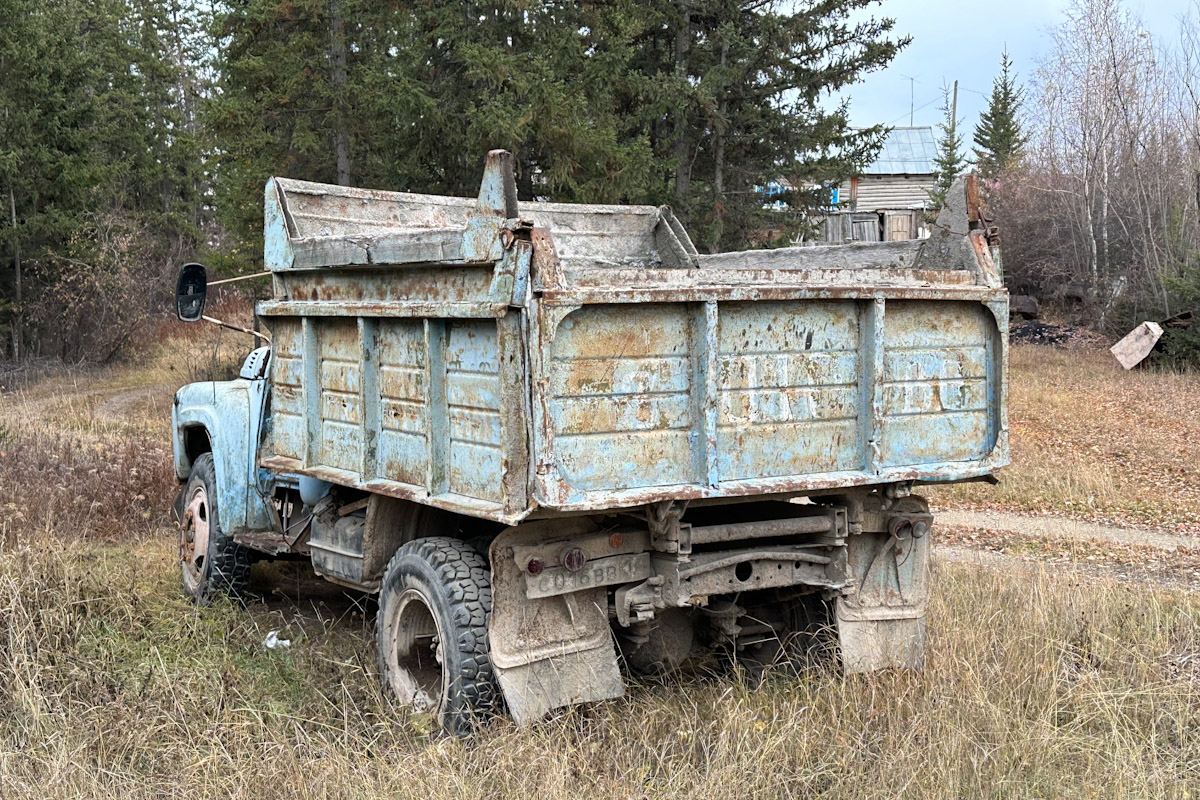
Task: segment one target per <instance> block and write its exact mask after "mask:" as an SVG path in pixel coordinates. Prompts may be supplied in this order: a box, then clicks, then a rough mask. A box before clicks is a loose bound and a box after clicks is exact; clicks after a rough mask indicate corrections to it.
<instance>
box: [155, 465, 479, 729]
mask: <svg viewBox="0 0 1200 800" xmlns="http://www.w3.org/2000/svg"><path fill="white" fill-rule="evenodd" d="M250 563H251V552H250V550H249V549H247V548H245V547H243V546H241V545H239V544H238V543H237V542H235V541H234V540H233V537H231V536H229V535H227V534H226V533H225V532H224V531H223V530H222V528H221V525H220V522H219V520H218V517H217V485H216V471H215V469H214V466H213V459H212V454H211V453H204V454H202V455H200V456H199V457H197V458H196V460H195V462H194V463H193V465H192V474H191V477H190V478H189V479H188V483H187V487H186V488H185V489H184V503H183V515H182V518H181V519H180V531H179V564H180V572H181V577H182V581H183V589H184V593H185V594H186V595H187V596H188V597H190V598H191V599H192V601H193V602H195V603H196V604H197V605H207V604H208V603H210V602H211V601H212V600H213V599H214V598H215V597H217V596H218V595H221V594H225V595H230V596H234V597H236V596H238V595H240V594H241V593H242V592H243V591H244V590H245V588H246V584H247V582H248V579H249V574H250ZM491 612H492V586H491V572H490V570H489V568H488V564H487V561H486V560H485V559H484V558H483V556H481V555H480V554H479V553H478V552H476V551H475V550H474V549H473V548H472V547H471V546H470V545H468V544H466V543H465V542H463V541H460V540H458V539H452V538H449V537H442V536H435V537H429V538H424V539H417V540H415V541H412V542H409V543H408V544H405V545H403V546H402V547H400V549H399V550H397V551H396V554H395V555H394V556H393V557H392V560H391V561H390V562H389V563H388V566H387V569H386V571H385V572H384V576H383V582H382V584H381V586H380V591H379V612H378V617H377V624H376V640H377V644H378V655H379V672H380V675H381V676H382V678H383V681H384V684H385V685H386V686H387V687H388V689H389V690H390V691H391V692H392V693H393V694H394V695H395V697H396V699H397V700H399V701H400V702H402V703H407V704H410V705H411V706H413V707H414V708H415V709H416V710H418V711H423V712H427V713H429V714H431V715H432V716H433V717H434V718H435V719H436V720H437V721H438V723H439V725H440V726H441V727H442V728H443V729H445V730H446V731H448V732H450V733H453V734H456V735H463V734H466V733H468V732H469V731H470V730H471V728H472V727H473V726H474V725H475V724H476V723H477V722H478V721H479V720H480V719H482V718H483V717H486V716H487V715H490V714H492V713H494V711H495V710H496V708H497V705H498V698H499V694H498V692H497V691H496V684H495V677H494V675H493V672H492V663H491V660H490V658H489V656H488V633H487V628H488V618H489V616H490V615H491Z"/></svg>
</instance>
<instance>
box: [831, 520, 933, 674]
mask: <svg viewBox="0 0 1200 800" xmlns="http://www.w3.org/2000/svg"><path fill="white" fill-rule="evenodd" d="M929 540H930V537H929V536H928V535H922V536H920V537H919V538H914V537H912V536H907V537H903V536H902V537H901V538H897V536H895V535H893V534H892V533H864V534H859V535H856V536H852V537H850V539H849V540H848V541H847V543H846V544H847V547H848V548H849V552H848V553H847V556H848V558H847V561H848V564H849V570H848V571H849V574H850V581H849V586H848V589H849V590H850V591H849V592H848V593H847V594H845V595H843V596H841V597H839V598H838V600H837V630H838V640H839V644H840V647H841V655H842V667H843V669H844V670H845V671H846V672H873V671H875V670H881V669H888V668H890V667H902V668H908V669H919V668H920V667H921V665H922V663H923V661H924V657H925V609H926V606H927V604H928V600H929V544H930V542H929Z"/></svg>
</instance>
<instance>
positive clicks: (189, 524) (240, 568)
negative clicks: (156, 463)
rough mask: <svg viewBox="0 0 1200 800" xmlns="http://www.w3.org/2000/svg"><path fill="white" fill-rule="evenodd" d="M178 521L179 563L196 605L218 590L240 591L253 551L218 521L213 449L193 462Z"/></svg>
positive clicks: (223, 592) (184, 586)
mask: <svg viewBox="0 0 1200 800" xmlns="http://www.w3.org/2000/svg"><path fill="white" fill-rule="evenodd" d="M183 508H184V511H183V518H182V519H181V520H180V523H179V566H180V571H181V572H182V577H183V591H184V593H185V594H187V596H188V597H190V598H191V599H192V601H193V602H194V603H196V605H207V604H208V603H209V602H210V601H211V600H212V598H213V597H215V596H216V595H218V594H227V595H238V594H240V593H241V592H242V591H243V590H244V589H245V588H246V583H247V581H248V580H249V577H250V552H249V551H248V550H246V548H244V547H242V546H241V545H239V544H237V543H236V542H234V541H233V538H232V537H230V536H228V535H227V534H226V533H225V532H224V531H222V530H221V524H220V522H218V521H217V473H216V470H215V469H214V467H213V458H212V453H202V454H201V455H200V456H198V457H197V458H196V460H195V462H194V463H193V464H192V475H191V477H190V478H189V479H188V483H187V488H186V489H184V497H183Z"/></svg>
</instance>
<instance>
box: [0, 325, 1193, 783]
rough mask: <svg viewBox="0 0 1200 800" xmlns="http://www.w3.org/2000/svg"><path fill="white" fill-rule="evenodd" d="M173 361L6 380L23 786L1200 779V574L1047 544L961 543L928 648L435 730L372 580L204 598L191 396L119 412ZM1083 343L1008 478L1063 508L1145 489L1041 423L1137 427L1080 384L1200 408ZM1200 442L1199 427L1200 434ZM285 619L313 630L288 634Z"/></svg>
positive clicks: (1028, 377) (1168, 503)
mask: <svg viewBox="0 0 1200 800" xmlns="http://www.w3.org/2000/svg"><path fill="white" fill-rule="evenodd" d="M237 348H238V349H241V350H243V351H244V349H245V345H244V344H242V343H241V342H237ZM171 358H172V353H171V351H170V350H165V351H164V352H163V353H162V354H161V355H160V356H158V357H157V358H156V359H155V360H154V365H153V366H152V367H151V368H150V369H149V370H136V369H129V370H115V371H110V372H107V373H94V374H91V375H89V376H86V378H85V379H83V380H80V379H75V380H71V379H70V378H69V376H64V377H62V378H57V379H55V380H56V381H59V382H58V383H55V382H47V383H43V384H41V385H39V386H35V387H32V388H31V389H30V390H29V391H28V392H25V393H22V394H21V395H19V396H5V397H3V398H0V430H3V433H2V434H0V436H3V439H4V441H3V442H0V452H4V453H5V455H4V456H0V497H4V498H5V500H4V501H0V530H2V532H3V537H0V798H7V797H21V798H28V797H37V798H43V797H44V798H81V797H82V798H89V797H96V798H100V797H103V798H112V797H121V798H151V797H155V798H156V797H162V796H171V797H184V798H190V797H195V798H210V797H211V798H217V797H239V798H243V797H244V798H275V797H289V798H291V797H297V798H375V797H379V798H383V797H389V798H394V797H402V798H403V797H412V798H432V799H435V800H436V798H451V797H453V798H463V797H470V798H474V797H489V798H508V797H535V796H536V797H539V798H543V797H544V798H555V797H577V796H585V797H613V798H659V797H688V798H742V797H746V798H750V797H762V798H776V797H805V798H842V797H854V798H873V797H879V798H896V797H913V798H917V797H920V798H935V799H936V798H964V797H996V798H1029V797H1036V798H1090V797H1102V798H1111V797H1129V798H1148V797H1164V798H1186V797H1194V796H1196V794H1197V792H1200V596H1197V595H1194V594H1189V593H1185V592H1172V591H1163V590H1159V589H1154V588H1152V587H1149V586H1144V585H1130V584H1120V583H1117V582H1115V581H1110V580H1105V579H1103V578H1100V579H1097V578H1095V577H1092V576H1089V575H1087V574H1085V573H1076V572H1070V571H1067V572H1058V573H1054V574H1047V573H1044V572H1042V571H1040V570H1039V569H1038V567H1037V566H1036V565H1026V566H1023V567H1019V568H1017V569H1016V570H1015V571H1007V570H1006V571H999V570H993V569H987V568H983V567H978V566H970V565H964V564H943V565H940V566H939V567H938V568H937V570H936V572H937V574H936V575H935V576H934V581H933V585H934V587H935V591H934V596H933V599H932V603H931V610H930V620H929V622H930V647H929V656H928V663H927V665H926V668H925V669H924V671H922V672H916V673H900V672H897V673H886V674H879V675H872V676H856V677H846V676H842V675H840V674H838V673H837V672H836V671H835V670H833V669H831V668H826V669H815V670H812V671H809V672H807V673H805V674H803V675H801V676H799V677H789V676H786V675H782V674H777V675H774V676H770V677H768V679H767V680H766V681H765V682H762V683H759V682H758V681H756V680H754V679H751V678H750V677H749V676H748V675H746V674H745V673H743V672H739V671H738V670H736V669H732V668H731V669H730V670H729V671H727V672H724V673H722V674H719V675H697V676H690V677H684V678H681V679H679V680H678V681H672V682H669V683H666V684H656V683H643V684H638V685H634V686H633V687H632V688H631V690H630V692H629V694H628V696H627V697H626V698H624V699H622V700H618V701H614V702H609V703H605V704H600V705H598V706H593V707H588V708H583V709H575V710H572V711H568V712H565V713H562V714H560V715H557V716H555V717H554V718H552V719H550V720H547V721H546V722H544V723H542V724H539V725H536V726H533V727H532V728H528V729H520V728H517V727H515V726H514V725H512V724H511V723H509V722H507V721H505V720H496V721H494V722H493V723H490V724H489V725H488V726H486V727H485V729H484V730H482V731H481V732H480V733H479V734H478V735H476V736H475V737H474V738H472V739H469V740H466V741H454V740H448V739H444V738H440V737H438V736H435V735H434V732H433V727H432V725H431V723H430V721H429V720H428V719H427V718H424V717H421V716H415V715H412V714H410V713H408V712H407V711H405V710H403V709H396V708H393V707H391V705H390V703H389V702H388V701H387V700H386V698H385V697H384V696H383V695H382V693H381V691H380V690H379V686H378V681H377V676H376V675H375V668H374V663H375V661H374V645H373V639H372V637H371V635H370V626H371V622H372V616H373V607H372V606H371V603H370V601H369V600H368V599H366V598H363V597H361V596H354V595H351V594H346V593H343V592H341V591H340V590H338V589H336V588H335V587H332V586H330V585H328V584H320V583H316V582H313V581H311V580H309V579H306V578H305V575H306V571H305V570H304V569H303V568H301V567H295V568H283V567H280V566H274V567H269V566H265V565H263V566H259V567H256V573H255V575H256V586H257V587H258V588H259V590H260V591H261V592H262V593H263V594H264V598H265V599H264V600H263V601H261V602H254V603H251V604H250V605H249V606H248V607H239V606H234V605H229V604H219V605H217V606H216V607H213V608H209V609H200V610H198V609H195V608H193V607H192V606H191V605H189V604H188V603H187V602H186V601H185V600H184V599H183V598H182V595H181V593H180V591H179V589H178V577H177V567H176V565H175V558H174V536H175V534H174V532H173V530H172V529H171V527H170V525H169V523H168V521H167V518H166V512H167V500H168V498H169V497H170V494H171V490H172V486H171V479H170V465H169V461H168V460H167V459H168V457H169V444H168V442H167V440H166V428H167V425H166V422H165V420H164V419H163V417H162V415H163V414H164V413H166V411H167V409H169V405H160V404H159V401H157V400H152V399H148V400H146V402H145V403H142V404H140V405H139V404H134V405H132V406H130V407H129V408H127V409H126V410H125V413H124V414H122V415H119V418H112V417H109V416H106V412H105V411H104V409H105V405H104V404H105V403H106V402H108V401H109V400H110V399H111V398H112V397H113V396H118V395H121V394H122V393H123V392H127V391H131V390H144V391H146V392H148V394H147V397H148V398H149V397H157V396H160V395H161V396H165V398H166V403H167V404H169V398H170V390H169V389H168V390H166V391H165V392H164V391H163V390H162V387H163V386H164V385H169V384H170V383H171V382H172V380H173V375H172V373H171V370H170V368H169V366H170V364H171V363H172V361H171ZM1076 358H1077V357H1076V356H1067V355H1060V354H1055V353H1041V352H1028V351H1022V350H1018V351H1017V352H1016V353H1015V354H1014V359H1013V360H1014V375H1013V391H1014V448H1015V450H1016V453H1017V464H1018V466H1017V467H1016V468H1014V469H1012V470H1010V471H1009V476H1008V483H1007V485H1006V486H1004V487H1002V488H1001V489H1000V490H999V491H1000V493H1001V495H1000V496H1001V498H1002V499H1003V501H1004V502H1006V503H1014V504H1015V503H1017V501H1016V500H1015V499H1014V498H1017V497H1021V496H1023V493H1022V492H1021V491H1020V490H1019V487H1022V486H1024V487H1025V488H1026V491H1028V490H1031V489H1034V488H1038V487H1039V486H1040V487H1042V488H1041V492H1042V493H1041V494H1040V495H1038V497H1040V498H1042V499H1040V500H1038V503H1042V504H1044V506H1045V507H1054V505H1053V504H1055V503H1060V502H1063V501H1064V500H1072V501H1073V499H1074V498H1076V497H1077V496H1079V492H1080V491H1081V487H1083V486H1085V485H1086V486H1087V487H1088V488H1087V493H1088V495H1089V496H1091V495H1094V496H1095V497H1096V498H1098V499H1099V500H1100V502H1099V503H1098V504H1097V505H1095V508H1098V509H1101V512H1102V513H1108V511H1106V510H1105V509H1111V510H1112V513H1121V514H1128V513H1131V512H1130V510H1129V507H1128V506H1126V505H1122V504H1121V503H1120V500H1119V498H1120V497H1121V496H1122V494H1121V492H1120V491H1118V490H1117V488H1118V487H1124V486H1126V485H1127V484H1125V483H1120V482H1114V480H1115V479H1112V478H1111V474H1112V472H1117V470H1113V471H1111V472H1110V471H1105V472H1104V474H1106V475H1110V478H1108V479H1104V480H1101V479H1099V478H1094V477H1093V478H1087V477H1086V476H1087V475H1090V474H1091V473H1092V472H1095V469H1094V468H1093V467H1090V466H1087V463H1088V462H1083V463H1082V465H1081V464H1077V462H1076V460H1073V459H1072V458H1070V457H1066V456H1064V454H1063V453H1061V452H1058V451H1055V450H1053V448H1049V449H1047V448H1046V447H1045V446H1044V445H1042V446H1040V447H1039V446H1036V445H1034V444H1032V442H1034V441H1043V442H1044V441H1047V440H1046V439H1045V438H1044V437H1049V436H1051V435H1053V436H1061V437H1062V439H1061V440H1062V441H1063V442H1068V443H1072V447H1075V446H1076V445H1077V443H1078V442H1080V441H1083V438H1082V437H1085V436H1086V435H1088V434H1087V432H1088V431H1089V430H1093V429H1091V428H1088V427H1087V426H1088V425H1093V426H1097V427H1096V428H1095V430H1096V431H1098V432H1100V433H1103V432H1109V431H1115V430H1118V429H1117V428H1114V427H1113V425H1114V423H1113V422H1112V420H1114V419H1115V418H1116V415H1115V413H1114V412H1112V411H1111V410H1108V411H1103V412H1102V413H1086V412H1084V411H1081V410H1080V408H1079V406H1080V405H1081V404H1082V403H1081V401H1080V398H1079V397H1077V396H1076V397H1075V398H1074V399H1072V396H1071V393H1072V392H1077V391H1079V390H1081V389H1088V390H1089V391H1092V390H1095V392H1096V393H1095V394H1093V395H1089V397H1095V398H1097V399H1096V400H1094V403H1095V404H1096V407H1097V408H1101V409H1107V408H1109V406H1108V405H1106V404H1112V403H1114V402H1117V401H1118V400H1119V399H1120V398H1121V397H1122V394H1121V393H1123V392H1132V393H1133V395H1134V396H1136V397H1138V398H1142V397H1144V396H1151V395H1152V396H1156V397H1162V396H1166V397H1168V398H1170V399H1169V400H1168V402H1167V405H1166V406H1160V407H1159V410H1158V411H1156V412H1155V414H1161V416H1154V417H1151V418H1149V419H1148V421H1147V422H1146V423H1145V427H1147V428H1153V430H1150V432H1149V433H1148V434H1147V435H1146V436H1145V437H1134V438H1130V439H1127V441H1131V442H1142V441H1144V442H1146V443H1147V448H1148V450H1147V451H1146V452H1147V453H1149V454H1151V455H1150V456H1147V457H1146V460H1147V463H1152V462H1154V461H1155V459H1156V458H1157V457H1158V454H1159V453H1161V452H1164V450H1163V448H1166V449H1167V450H1169V447H1168V442H1169V441H1170V440H1171V438H1172V437H1171V436H1170V435H1169V434H1161V435H1160V434H1159V433H1158V430H1157V427H1156V426H1158V425H1160V424H1161V425H1164V426H1165V425H1178V424H1179V420H1180V419H1183V420H1185V422H1184V424H1185V425H1188V424H1191V425H1194V424H1195V421H1194V417H1188V416H1187V414H1186V413H1184V412H1185V409H1184V408H1183V406H1184V405H1185V403H1184V397H1183V395H1184V394H1185V393H1186V392H1187V391H1191V389H1189V388H1188V387H1194V379H1186V378H1177V377H1175V376H1162V375H1159V376H1155V375H1144V376H1142V375H1136V376H1123V375H1122V376H1116V375H1114V376H1106V375H1103V374H1101V373H1098V372H1097V370H1098V369H1099V368H1100V367H1101V364H1100V360H1099V359H1098V358H1096V357H1093V356H1085V357H1083V360H1082V361H1076V360H1075V359H1076ZM164 364H167V365H168V366H167V367H164V366H163V365H164ZM1089 365H1090V367H1089ZM164 369H165V371H166V374H163V370H164ZM1089 369H1091V373H1096V374H1095V375H1094V376H1091V377H1089V375H1091V373H1089ZM1189 380H1191V381H1193V382H1192V383H1188V381H1189ZM1123 381H1128V383H1126V382H1123ZM175 382H176V383H178V382H180V381H179V380H175ZM1120 387H1134V388H1125V389H1121V388H1120ZM1118 389H1120V392H1118V391H1117V390H1118ZM1104 392H1108V393H1109V394H1108V395H1104ZM1114 392H1117V393H1116V394H1113V393H1114ZM81 394H82V395H84V399H80V395H81ZM1101 397H1103V399H1100V398H1101ZM88 398H91V399H88ZM1088 402H1093V401H1092V400H1088ZM1188 419H1191V420H1192V421H1191V422H1186V420H1188ZM1176 430H1178V429H1176ZM1035 437H1037V438H1035ZM1097 446H1099V447H1101V448H1102V450H1103V452H1105V453H1108V454H1109V456H1110V457H1112V456H1113V453H1115V452H1116V451H1117V448H1119V447H1121V445H1117V444H1115V437H1114V441H1102V442H1100V443H1099V444H1098V445H1097ZM1182 446H1183V447H1184V448H1185V449H1184V451H1183V452H1185V453H1191V452H1194V451H1192V450H1188V449H1186V448H1194V447H1195V443H1194V440H1193V441H1192V442H1184V443H1182ZM1039 452H1043V453H1044V454H1045V457H1046V461H1048V462H1051V463H1054V464H1056V465H1058V466H1057V467H1056V468H1058V469H1066V470H1068V474H1069V475H1071V476H1073V477H1071V478H1070V479H1069V480H1068V481H1066V482H1064V483H1062V484H1058V485H1055V486H1056V488H1053V489H1049V488H1046V487H1045V485H1044V484H1045V481H1046V479H1047V475H1048V473H1047V472H1037V475H1040V476H1041V477H1040V478H1039V477H1033V478H1030V477H1026V476H1025V475H1024V473H1023V470H1026V469H1029V470H1034V471H1035V472H1036V471H1039V470H1050V469H1051V468H1050V467H1046V466H1044V465H1043V463H1042V461H1040V460H1038V459H1037V458H1036V456H1037V454H1038V453H1039ZM1121 452H1124V451H1121ZM1141 453H1142V451H1141V450H1137V451H1133V450H1131V451H1130V452H1128V453H1126V454H1125V459H1126V460H1127V461H1133V462H1136V463H1142V462H1141V460H1140V459H1141V458H1142V455H1141ZM1178 457H1179V456H1178V452H1177V453H1176V459H1178ZM1090 463H1099V464H1106V463H1108V462H1107V461H1106V460H1105V459H1103V458H1100V457H1099V456H1097V457H1093V458H1092V459H1091V462H1090ZM1178 466H1179V462H1178V461H1176V467H1178ZM1085 480H1086V481H1087V482H1086V483H1085ZM1180 480H1181V479H1177V478H1175V477H1173V476H1171V477H1170V478H1169V480H1168V482H1167V486H1166V488H1163V489H1150V488H1149V487H1147V486H1144V485H1143V486H1140V487H1138V491H1139V492H1140V496H1141V497H1142V498H1143V500H1145V501H1146V502H1148V503H1160V502H1161V503H1164V505H1165V507H1166V508H1168V509H1170V513H1172V514H1176V513H1178V514H1184V513H1190V512H1187V509H1188V508H1190V507H1189V506H1187V505H1185V504H1182V501H1180V500H1179V495H1178V493H1177V492H1174V491H1173V490H1172V489H1171V488H1170V487H1177V486H1178V485H1179V483H1180ZM1109 483H1112V487H1113V488H1108V486H1109ZM962 491H963V490H961V489H959V490H953V492H962ZM974 491H975V490H971V492H970V493H967V492H963V496H962V497H958V496H957V495H955V494H951V495H950V498H951V499H955V500H956V501H961V500H964V499H966V500H971V499H974V498H975V495H974V494H973V492H974ZM987 491H988V492H996V491H997V490H995V489H991V490H987ZM979 496H980V497H982V496H984V495H983V494H980V495H979ZM943 497H946V495H945V493H943ZM1106 503H1107V504H1110V505H1105V504H1106ZM1020 507H1023V508H1024V507H1038V506H1037V505H1036V504H1029V505H1021V506H1020ZM1086 508H1088V509H1091V508H1093V506H1087V507H1086ZM1101 512H1098V513H1101ZM273 629H279V630H281V631H282V634H281V635H282V636H284V637H285V638H291V639H292V641H293V645H292V647H290V648H289V649H287V650H279V651H270V650H266V649H265V648H264V647H263V646H262V641H263V639H264V637H265V636H266V633H267V632H268V631H269V630H273Z"/></svg>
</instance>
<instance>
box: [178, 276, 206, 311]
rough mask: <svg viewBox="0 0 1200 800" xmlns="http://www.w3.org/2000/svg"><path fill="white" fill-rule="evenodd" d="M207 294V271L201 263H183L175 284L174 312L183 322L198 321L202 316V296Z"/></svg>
mask: <svg viewBox="0 0 1200 800" xmlns="http://www.w3.org/2000/svg"><path fill="white" fill-rule="evenodd" d="M207 294H208V273H207V272H206V270H205V269H204V265H203V264H184V265H183V269H181V270H179V281H178V283H176V284H175V313H176V314H177V315H178V316H179V319H181V320H182V321H184V322H199V321H200V320H201V319H202V318H203V317H204V298H205V297H206V296H207Z"/></svg>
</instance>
